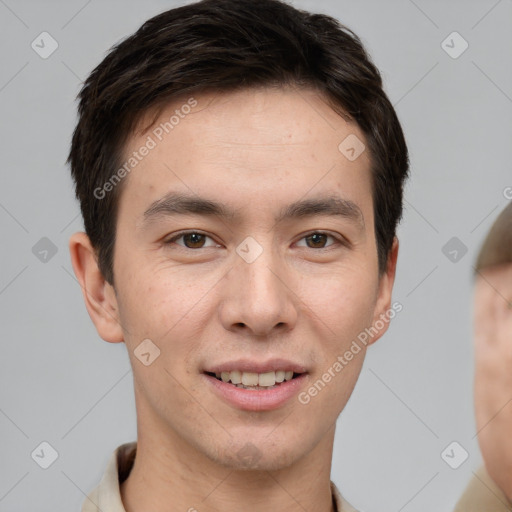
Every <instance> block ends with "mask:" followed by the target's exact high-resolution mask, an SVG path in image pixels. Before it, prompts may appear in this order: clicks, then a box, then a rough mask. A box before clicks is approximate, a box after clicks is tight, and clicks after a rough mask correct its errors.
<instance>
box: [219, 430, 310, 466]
mask: <svg viewBox="0 0 512 512" xmlns="http://www.w3.org/2000/svg"><path fill="white" fill-rule="evenodd" d="M249 439H251V437H250V436H246V437H244V438H241V439H238V440H236V441H235V440H234V442H233V444H232V445H231V446H229V447H226V448H225V449H224V450H222V449H221V450H219V452H218V454H217V457H216V458H215V459H216V460H215V462H217V463H218V464H220V465H222V466H225V467H228V468H230V469H234V470H237V471H244V470H245V471H277V470H281V469H285V468H287V467H289V466H291V465H292V464H294V463H295V462H296V461H297V460H298V459H300V458H301V457H303V456H304V455H305V453H302V450H303V449H304V444H303V443H301V444H300V445H298V446H297V445H295V444H292V443H288V444H284V443H282V442H279V443H277V444H276V441H275V440H272V439H270V437H267V439H262V440H259V441H258V440H257V439H253V440H252V441H251V440H249Z"/></svg>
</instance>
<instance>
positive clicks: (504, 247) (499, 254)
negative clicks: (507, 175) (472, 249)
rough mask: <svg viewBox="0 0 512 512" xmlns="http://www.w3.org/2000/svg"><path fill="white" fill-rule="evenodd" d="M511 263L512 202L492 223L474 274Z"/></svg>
mask: <svg viewBox="0 0 512 512" xmlns="http://www.w3.org/2000/svg"><path fill="white" fill-rule="evenodd" d="M505 263H512V202H511V203H510V204H509V205H508V206H507V207H506V208H505V209H504V210H503V211H502V212H501V214H500V215H499V217H498V218H497V219H496V220H495V221H494V224H493V225H492V227H491V230H490V231H489V233H488V234H487V237H486V238H485V241H484V243H483V245H482V248H481V249H480V253H479V254H478V258H477V261H476V266H475V272H479V271H480V270H482V269H483V268H486V267H493V266H495V265H502V264H505Z"/></svg>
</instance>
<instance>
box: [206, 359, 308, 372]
mask: <svg viewBox="0 0 512 512" xmlns="http://www.w3.org/2000/svg"><path fill="white" fill-rule="evenodd" d="M235 370H239V371H242V372H252V373H266V372H272V371H277V370H284V371H285V372H286V371H292V372H294V373H305V372H306V368H305V367H304V366H303V365H301V364H299V363H296V362H294V361H290V360H288V359H281V358H276V359H268V360H267V361H254V360H250V359H237V360H235V361H227V362H225V363H219V364H216V365H211V366H208V368H205V370H204V371H205V372H209V373H222V372H232V371H235Z"/></svg>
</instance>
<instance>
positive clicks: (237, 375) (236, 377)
mask: <svg viewBox="0 0 512 512" xmlns="http://www.w3.org/2000/svg"><path fill="white" fill-rule="evenodd" d="M229 374H230V377H231V382H232V383H233V384H241V383H242V372H239V371H238V370H235V371H233V372H229Z"/></svg>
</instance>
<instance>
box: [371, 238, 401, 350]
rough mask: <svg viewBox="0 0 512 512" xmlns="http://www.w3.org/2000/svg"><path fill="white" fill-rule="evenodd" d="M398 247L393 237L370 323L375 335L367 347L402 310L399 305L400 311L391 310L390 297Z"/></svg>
mask: <svg viewBox="0 0 512 512" xmlns="http://www.w3.org/2000/svg"><path fill="white" fill-rule="evenodd" d="M398 245H399V243H398V238H397V237H396V236H395V237H394V239H393V244H392V246H391V249H390V251H389V254H388V262H387V265H386V270H385V272H384V273H383V274H382V275H381V276H380V278H379V289H378V293H377V301H376V303H375V310H374V314H373V323H372V327H373V328H374V330H376V331H377V333H376V334H375V335H374V336H373V337H372V338H371V339H370V340H369V341H368V345H371V344H372V343H375V342H376V341H377V340H378V339H379V338H380V337H381V336H382V335H383V334H384V333H385V332H386V331H387V330H388V327H389V322H390V320H391V318H393V317H394V316H395V314H396V312H398V311H401V309H402V307H401V305H400V309H397V310H395V308H391V296H392V292H393V284H394V283H395V273H396V262H397V259H398ZM390 312H391V314H390ZM383 324H384V325H383Z"/></svg>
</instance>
